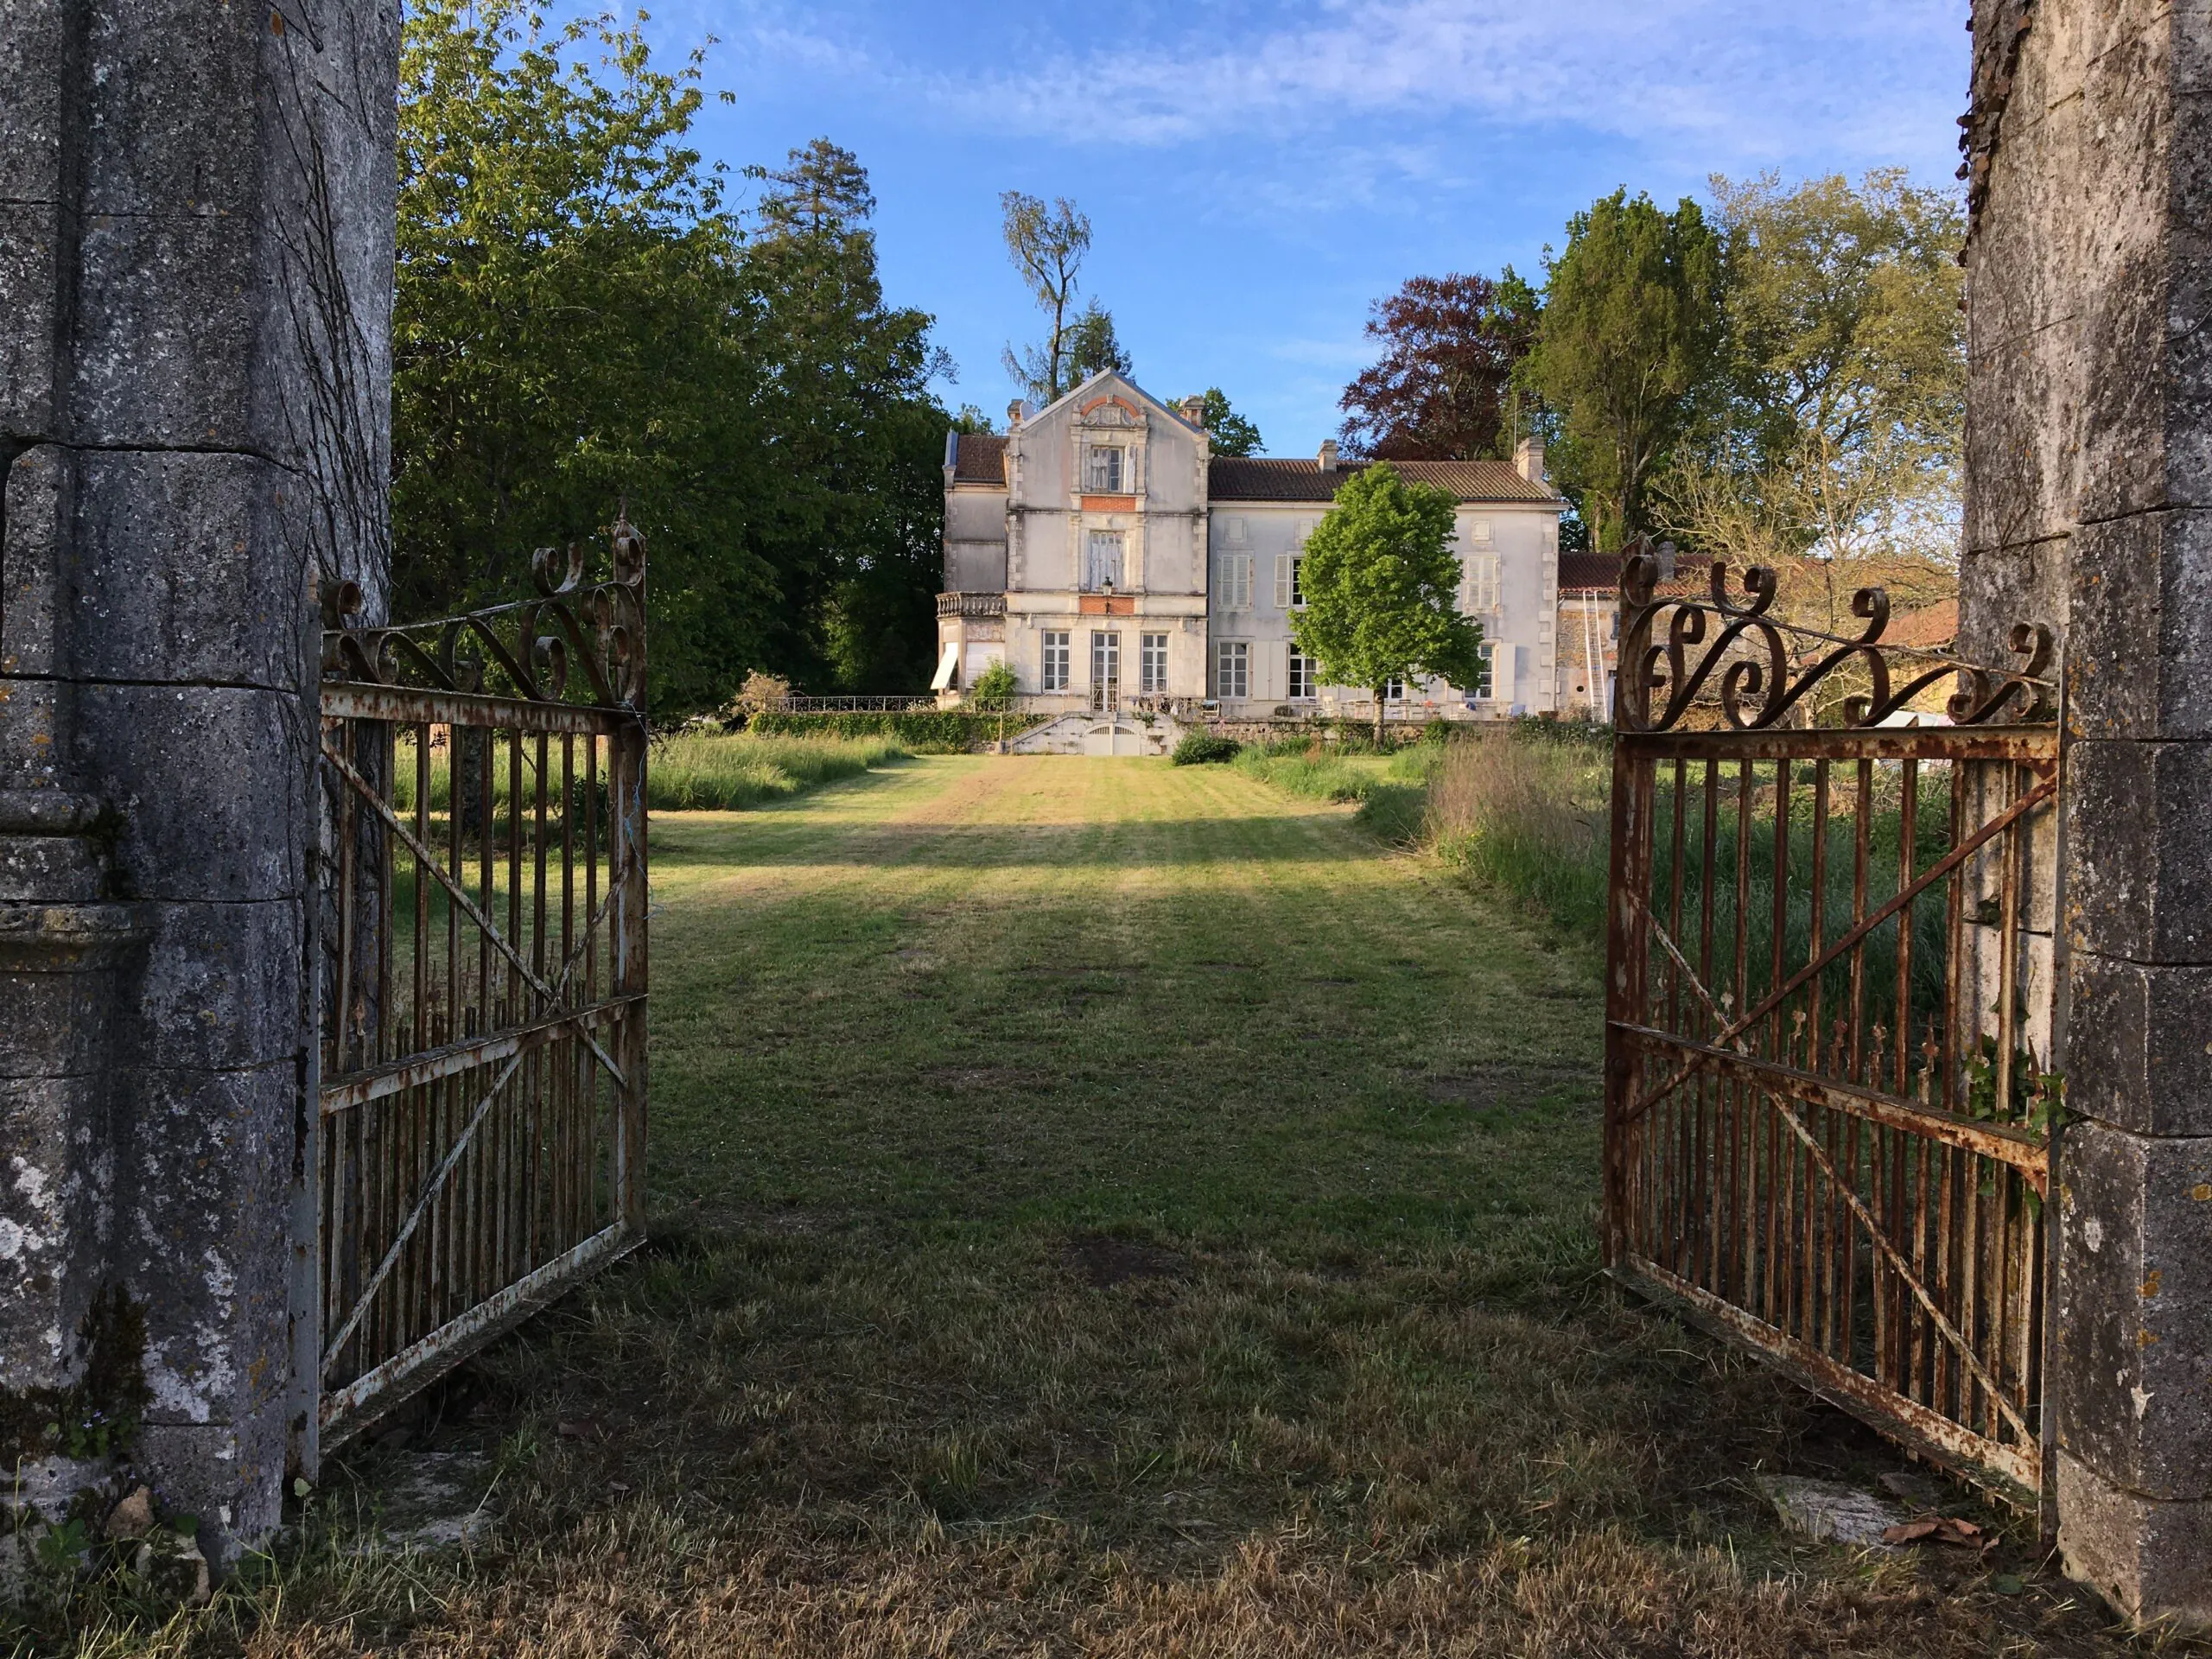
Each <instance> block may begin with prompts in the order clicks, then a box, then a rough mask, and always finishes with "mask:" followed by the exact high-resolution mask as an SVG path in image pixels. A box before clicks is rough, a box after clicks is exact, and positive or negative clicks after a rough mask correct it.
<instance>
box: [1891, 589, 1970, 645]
mask: <svg viewBox="0 0 2212 1659" xmlns="http://www.w3.org/2000/svg"><path fill="white" fill-rule="evenodd" d="M1958 637H1959V601H1957V600H1955V599H1939V600H1937V601H1936V602H1935V603H1934V604H1933V605H1929V606H1927V607H1923V608H1922V609H1920V610H1917V611H1907V612H1906V613H1904V615H1903V616H1893V617H1891V619H1890V626H1888V627H1886V628H1885V629H1883V630H1882V643H1883V644H1884V645H1916V646H1917V647H1919V648H1920V649H1921V650H1923V651H1943V650H1946V649H1948V647H1949V646H1950V645H1952V644H1953V643H1954V642H1955V640H1956V639H1958Z"/></svg>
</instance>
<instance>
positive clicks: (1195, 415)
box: [1180, 397, 1206, 432]
mask: <svg viewBox="0 0 2212 1659" xmlns="http://www.w3.org/2000/svg"><path fill="white" fill-rule="evenodd" d="M1180 407H1181V409H1182V411H1183V418H1184V419H1185V420H1186V421H1188V422H1189V423H1191V424H1192V426H1195V427H1197V428H1198V429H1199V430H1200V431H1201V432H1203V431H1205V425H1206V400H1205V398H1203V397H1185V399H1184V400H1183V402H1182V404H1181V405H1180Z"/></svg>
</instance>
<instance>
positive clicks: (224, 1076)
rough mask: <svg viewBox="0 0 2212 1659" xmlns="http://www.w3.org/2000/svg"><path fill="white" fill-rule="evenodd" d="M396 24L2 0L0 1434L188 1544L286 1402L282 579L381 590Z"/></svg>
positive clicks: (288, 898)
mask: <svg viewBox="0 0 2212 1659" xmlns="http://www.w3.org/2000/svg"><path fill="white" fill-rule="evenodd" d="M398 44H399V12H398V4H397V0H261V3H252V4H246V3H238V0H10V3H9V4H7V5H6V6H4V7H0V293H4V294H6V295H7V296H8V303H7V305H6V306H5V308H0V1438H4V1439H6V1440H8V1441H9V1443H8V1444H5V1445H0V1460H4V1461H6V1462H7V1463H8V1464H10V1465H11V1466H20V1467H23V1468H28V1469H31V1470H33V1471H35V1473H36V1476H37V1478H36V1479H35V1480H34V1481H33V1482H32V1483H31V1484H32V1485H34V1486H35V1487H36V1489H37V1490H39V1491H41V1492H43V1493H46V1494H48V1507H54V1505H55V1504H58V1503H66V1502H67V1499H68V1496H69V1492H70V1491H71V1489H72V1487H73V1486H81V1485H83V1484H85V1483H87V1482H92V1481H97V1480H100V1479H102V1478H114V1477H116V1476H117V1475H118V1474H119V1473H120V1471H121V1468H122V1466H123V1465H128V1466H129V1468H130V1471H132V1473H133V1476H134V1478H144V1479H145V1480H147V1481H148V1482H149V1484H151V1486H152V1487H153V1490H154V1493H155V1496H156V1500H157V1502H158V1503H160V1504H161V1505H162V1507H163V1508H164V1509H165V1510H170V1511H173V1512H189V1513H192V1514H194V1515H197V1516H200V1519H201V1523H202V1527H203V1533H202V1537H203V1540H204V1541H205V1542H206V1543H207V1544H208V1545H209V1546H210V1551H209V1553H210V1554H211V1555H213V1556H215V1557H216V1558H217V1559H218V1560H222V1559H226V1558H229V1557H231V1556H234V1555H235V1553H236V1551H237V1549H238V1548H239V1546H240V1545H241V1544H242V1543H243V1542H245V1541H251V1540H252V1539H254V1538H255V1537H257V1536H258V1535H262V1534H264V1533H265V1532H266V1531H267V1530H268V1529H270V1527H271V1526H273V1525H274V1524H275V1522H276V1520H277V1513H278V1505H279V1501H280V1496H281V1491H282V1483H283V1473H284V1468H285V1464H286V1458H287V1442H288V1437H289V1435H290V1434H291V1433H293V1432H295V1431H296V1428H297V1427H298V1425H299V1422H300V1420H301V1414H302V1412H303V1411H304V1410H305V1409H308V1408H309V1406H310V1404H311V1401H312V1394H311V1392H310V1389H311V1385H312V1378H311V1376H303V1375H302V1372H303V1370H307V1369H308V1368H305V1367H303V1366H302V1365H301V1364H300V1363H297V1362H298V1356H297V1355H296V1352H295V1348H296V1339H295V1333H294V1332H293V1329H292V1323H291V1311H290V1308H289V1298H288V1294H287V1281H288V1276H289V1270H290V1265H291V1260H292V1249H293V1246H292V1232H293V1228H292V1225H291V1211H292V1205H293V1204H294V1199H295V1175H296V1166H297V1159H298V1155H299V1150H300V1144H301V1135H302V1126H303V1125H304V1123H305V1122H306V1121H307V1119H306V1116H305V1115H306V1114H307V1113H308V1112H310V1111H312V1110H313V1109H314V1099H313V1096H312V1095H311V1094H309V1093H308V1089H309V1088H310V1086H311V1084H312V1079H313V1076H314V1067H313V1039H314V1033H313V1031H312V1028H311V1027H312V1020H313V1007H314V999H313V996H312V994H311V993H312V987H311V985H310V984H309V982H308V963H309V961H310V938H311V928H312V923H313V920H314V910H315V887H316V872H315V867H314V863H313V857H312V849H313V848H314V847H315V840H316V836H315V829H316V804H315V798H314V796H313V793H312V788H311V785H312V780H313V764H314V754H315V746H316V741H317V737H316V734H317V730H318V724H317V721H318V709H317V701H316V700H317V696H318V677H319V676H318V658H319V651H318V640H317V630H318V628H319V626H320V605H319V600H318V594H319V593H320V592H321V590H322V589H323V588H325V587H327V584H329V583H331V582H336V581H340V580H350V581H353V582H358V583H359V585H360V587H361V588H362V589H363V590H364V592H365V594H367V595H368V615H369V618H370V619H371V620H374V619H375V618H376V617H377V616H378V615H380V614H381V607H382V603H383V595H384V594H385V571H386V569H387V566H388V548H387V543H388V534H387V530H386V523H385V480H387V479H388V478H389V476H390V471H391V467H390V437H389V420H390V416H389V400H390V361H389V359H390V342H391V268H392V238H393V190H394V142H395V132H396V122H397V111H396V103H395V99H394V89H395V86H396V85H397V62H398ZM124 1348H127V1349H128V1350H129V1351H128V1352H124V1351H122V1350H123V1349H124ZM26 1402H29V1403H35V1404H36V1405H38V1406H39V1407H40V1408H41V1409H40V1410H37V1411H31V1410H28V1409H23V1410H16V1409H11V1405H24V1404H25V1403H26ZM54 1412H59V1414H60V1415H61V1416H62V1417H64V1418H67V1419H70V1421H65V1422H62V1423H61V1424H60V1434H59V1435H58V1436H57V1435H54V1434H53V1433H49V1432H48V1427H47V1422H48V1421H49V1420H50V1415H51V1414H52V1413H54ZM88 1453H89V1454H90V1455H87V1454H88ZM5 1525H6V1519H5V1517H4V1516H0V1528H4V1526H5Z"/></svg>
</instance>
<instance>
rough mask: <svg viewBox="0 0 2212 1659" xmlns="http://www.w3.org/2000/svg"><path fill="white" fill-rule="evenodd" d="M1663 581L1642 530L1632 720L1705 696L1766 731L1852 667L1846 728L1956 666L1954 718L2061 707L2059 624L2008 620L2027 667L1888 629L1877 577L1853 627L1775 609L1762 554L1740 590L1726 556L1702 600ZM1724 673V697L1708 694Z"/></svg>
mask: <svg viewBox="0 0 2212 1659" xmlns="http://www.w3.org/2000/svg"><path fill="white" fill-rule="evenodd" d="M1659 582H1660V564H1659V561H1658V560H1657V559H1656V557H1654V556H1652V555H1651V553H1650V552H1649V543H1645V542H1643V541H1642V540H1641V539H1639V541H1638V543H1634V544H1632V545H1631V547H1630V551H1629V555H1628V556H1627V558H1626V560H1625V561H1624V564H1623V567H1622V573H1621V606H1622V610H1623V613H1624V615H1623V618H1622V623H1621V648H1620V667H1621V685H1620V696H1619V709H1618V719H1619V721H1620V723H1621V725H1622V727H1623V728H1624V729H1627V730H1631V731H1652V732H1663V731H1667V730H1669V729H1670V728H1673V727H1674V726H1675V724H1677V723H1678V722H1679V721H1681V720H1682V719H1683V718H1684V717H1685V716H1686V715H1688V713H1689V712H1690V710H1691V709H1692V708H1693V707H1694V706H1696V705H1698V704H1699V703H1700V700H1703V701H1704V702H1705V703H1706V705H1707V706H1708V707H1709V706H1713V705H1714V704H1716V703H1717V705H1718V707H1719V711H1720V714H1721V716H1722V717H1723V718H1724V719H1725V720H1726V721H1727V723H1728V724H1729V725H1730V726H1731V727H1732V728H1735V729H1736V730H1738V731H1745V732H1751V731H1759V730H1762V729H1764V728H1768V727H1771V726H1774V725H1776V724H1777V723H1778V722H1780V721H1782V719H1783V716H1784V715H1787V714H1789V711H1790V710H1791V709H1796V708H1797V707H1798V706H1799V705H1800V704H1801V703H1804V702H1805V701H1806V699H1807V698H1808V696H1810V695H1811V694H1812V693H1813V692H1814V691H1815V689H1816V688H1818V687H1819V686H1821V684H1822V683H1824V682H1827V681H1828V680H1830V679H1831V678H1832V677H1839V676H1845V675H1851V674H1855V675H1856V676H1857V677H1858V678H1859V683H1860V684H1861V685H1862V686H1863V687H1864V689H1863V690H1852V691H1851V692H1850V693H1848V694H1847V696H1844V697H1843V698H1842V699H1841V700H1840V703H1839V704H1838V705H1837V707H1838V710H1839V712H1840V715H1841V716H1842V723H1843V724H1844V725H1845V726H1847V727H1870V726H1879V725H1881V724H1882V723H1883V722H1884V721H1886V720H1888V719H1889V718H1890V717H1891V715H1896V714H1897V713H1898V712H1899V711H1900V710H1903V709H1909V708H1910V707H1911V706H1912V703H1913V702H1914V700H1915V699H1916V698H1917V697H1919V696H1921V695H1922V694H1923V692H1925V691H1927V690H1929V689H1930V688H1931V687H1933V686H1935V685H1936V684H1938V683H1941V682H1942V681H1943V680H1945V679H1948V678H1953V677H1955V678H1956V680H1957V683H1958V689H1957V690H1955V691H1954V692H1953V693H1952V695H1951V696H1950V697H1949V699H1948V702H1947V704H1946V713H1947V714H1948V717H1949V719H1950V721H1951V722H1952V723H1953V724H1955V725H1959V726H1987V725H1995V724H1999V723H2018V724H2034V723H2037V722H2043V721H2050V720H2053V719H2055V718H2056V696H2057V688H2056V685H2055V683H2053V682H2052V681H2051V679H2050V677H2049V675H2050V665H2051V658H2052V655H2053V652H2052V639H2051V632H2050V628H2048V627H2047V626H2044V624H2042V623H2040V622H2033V623H2031V622H2023V623H2020V624H2018V625H2017V626H2014V628H2013V629H2012V639H2011V645H2012V651H2013V652H2015V653H2016V654H2017V655H2018V656H2019V657H2021V658H2024V661H2023V662H2022V663H2021V664H2020V665H2019V666H2018V667H2016V668H1988V667H1985V666H1982V665H1980V664H1974V663H1967V662H1963V661H1961V660H1960V659H1958V658H1954V657H1950V656H1947V655H1945V654H1944V653H1942V652H1935V651H1929V650H1924V649H1922V648H1920V647H1918V646H1913V645H1897V644H1895V643H1891V642H1888V641H1885V640H1884V639H1883V638H1882V635H1883V633H1884V632H1885V630H1886V629H1887V628H1888V626H1889V625H1890V598H1889V595H1888V594H1887V593H1885V591H1884V590H1883V589H1881V588H1859V590H1858V591H1857V592H1856V593H1854V594H1853V595H1852V596H1851V613H1852V614H1853V616H1855V617H1857V618H1858V619H1859V620H1860V621H1861V622H1862V623H1863V624H1864V625H1865V626H1863V627H1862V628H1861V629H1860V630H1859V633H1858V634H1857V636H1856V637H1850V638H1847V637H1845V636H1842V635H1838V634H1831V633H1824V632H1821V631H1819V630H1817V629H1812V628H1804V627H1800V626H1796V625H1794V624H1791V623H1789V622H1785V621H1783V620H1779V619H1778V618H1777V617H1775V616H1773V615H1772V614H1770V613H1771V611H1772V608H1773V606H1774V602H1775V598H1776V594H1777V590H1778V583H1777V579H1776V575H1775V572H1774V571H1773V569H1771V568H1770V567H1768V566H1766V565H1760V564H1755V565H1752V566H1751V567H1750V568H1749V569H1746V570H1745V572H1744V573H1743V590H1742V593H1741V594H1740V595H1738V594H1732V593H1731V592H1730V588H1729V568H1728V566H1727V564H1726V563H1725V562H1724V561H1721V560H1719V559H1716V560H1714V561H1713V568H1712V577H1711V582H1710V593H1709V596H1708V597H1707V598H1706V599H1704V600H1694V599H1684V598H1679V597H1675V596H1672V595H1666V596H1662V595H1661V594H1660V593H1659V591H1658V588H1659ZM1662 614H1663V615H1664V617H1665V623H1666V626H1665V630H1664V633H1663V636H1662V635H1661V633H1660V622H1661V619H1662ZM1716 675H1717V676H1718V677H1719V683H1718V686H1717V688H1715V689H1716V690H1717V696H1707V688H1708V686H1709V685H1711V684H1712V683H1713V680H1714V677H1715V676H1716Z"/></svg>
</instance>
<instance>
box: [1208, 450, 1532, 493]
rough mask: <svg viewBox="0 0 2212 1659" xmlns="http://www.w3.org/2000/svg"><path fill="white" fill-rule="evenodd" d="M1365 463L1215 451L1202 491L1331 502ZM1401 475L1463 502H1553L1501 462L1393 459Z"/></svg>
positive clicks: (1505, 463)
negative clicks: (1330, 463)
mask: <svg viewBox="0 0 2212 1659" xmlns="http://www.w3.org/2000/svg"><path fill="white" fill-rule="evenodd" d="M1366 464H1367V463H1365V462H1363V461H1339V462H1338V463H1337V465H1336V467H1335V468H1334V469H1333V470H1332V471H1330V472H1323V471H1322V470H1321V463H1320V462H1319V461H1287V460H1286V461H1278V460H1275V459H1273V458H1272V457H1268V456H1258V455H1252V456H1242V455H1216V456H1214V457H1213V459H1212V460H1211V461H1209V462H1208V463H1207V474H1206V493H1207V495H1208V496H1209V497H1211V499H1214V500H1216V501H1333V500H1335V499H1337V492H1338V490H1340V489H1342V488H1343V487H1344V480H1345V479H1347V478H1349V477H1350V476H1351V474H1354V473H1357V472H1358V471H1359V470H1360V469H1361V468H1362V467H1363V466H1365V465H1366ZM1390 464H1391V465H1392V466H1393V467H1396V468H1397V469H1398V472H1399V474H1400V475H1401V476H1402V477H1404V478H1408V479H1414V480H1419V481H1420V482H1421V483H1423V484H1433V485H1435V486H1437V487H1438V488H1439V489H1443V490H1449V491H1450V492H1451V493H1452V494H1453V495H1455V496H1457V497H1458V498H1459V499H1460V500H1462V501H1528V502H1535V503H1543V504H1547V505H1558V504H1559V503H1560V497H1559V495H1558V494H1557V493H1555V492H1554V491H1553V490H1552V489H1551V488H1550V487H1549V486H1547V485H1543V484H1537V483H1534V482H1532V481H1531V480H1528V479H1525V478H1523V477H1522V476H1521V474H1520V472H1519V471H1518V470H1517V469H1516V467H1514V466H1513V464H1512V463H1511V462H1510V461H1392V462H1391V463H1390Z"/></svg>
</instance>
